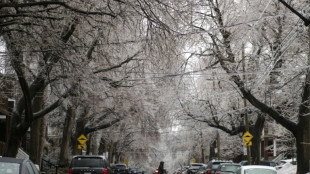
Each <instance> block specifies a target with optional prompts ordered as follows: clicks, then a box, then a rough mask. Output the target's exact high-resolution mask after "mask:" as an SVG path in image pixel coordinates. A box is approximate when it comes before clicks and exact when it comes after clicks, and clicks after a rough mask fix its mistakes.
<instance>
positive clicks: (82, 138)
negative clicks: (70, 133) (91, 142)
mask: <svg viewBox="0 0 310 174" xmlns="http://www.w3.org/2000/svg"><path fill="white" fill-rule="evenodd" d="M77 141H78V142H79V143H80V144H78V147H77V148H78V149H81V150H82V151H83V150H86V144H85V143H86V142H87V141H88V139H87V138H86V137H85V135H84V134H82V135H80V136H79V138H77Z"/></svg>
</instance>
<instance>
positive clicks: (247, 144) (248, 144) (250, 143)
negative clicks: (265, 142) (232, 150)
mask: <svg viewBox="0 0 310 174" xmlns="http://www.w3.org/2000/svg"><path fill="white" fill-rule="evenodd" d="M243 145H244V146H252V141H247V142H244V143H243Z"/></svg>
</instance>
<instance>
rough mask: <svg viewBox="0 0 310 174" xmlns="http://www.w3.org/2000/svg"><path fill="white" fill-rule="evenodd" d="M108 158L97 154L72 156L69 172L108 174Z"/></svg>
mask: <svg viewBox="0 0 310 174" xmlns="http://www.w3.org/2000/svg"><path fill="white" fill-rule="evenodd" d="M110 170H111V169H110V166H109V162H108V160H106V159H105V157H103V156H98V155H78V156H74V157H73V158H72V161H71V164H70V168H69V174H80V173H83V174H110V173H111V172H110Z"/></svg>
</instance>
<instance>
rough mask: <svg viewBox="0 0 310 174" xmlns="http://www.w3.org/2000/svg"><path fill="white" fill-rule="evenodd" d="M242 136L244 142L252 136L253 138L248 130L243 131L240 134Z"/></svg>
mask: <svg viewBox="0 0 310 174" xmlns="http://www.w3.org/2000/svg"><path fill="white" fill-rule="evenodd" d="M242 138H243V139H244V140H245V141H246V142H249V141H250V140H251V139H252V138H253V135H252V134H250V132H248V131H247V132H246V133H244V135H243V136H242Z"/></svg>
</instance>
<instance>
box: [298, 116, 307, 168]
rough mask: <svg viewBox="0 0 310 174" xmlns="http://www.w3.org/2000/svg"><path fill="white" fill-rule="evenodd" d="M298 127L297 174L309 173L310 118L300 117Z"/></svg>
mask: <svg viewBox="0 0 310 174" xmlns="http://www.w3.org/2000/svg"><path fill="white" fill-rule="evenodd" d="M298 127H299V130H298V132H297V134H296V148H297V173H298V174H304V173H307V172H309V171H310V168H309V167H310V166H309V163H310V117H309V116H303V117H300V122H299V124H298Z"/></svg>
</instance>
